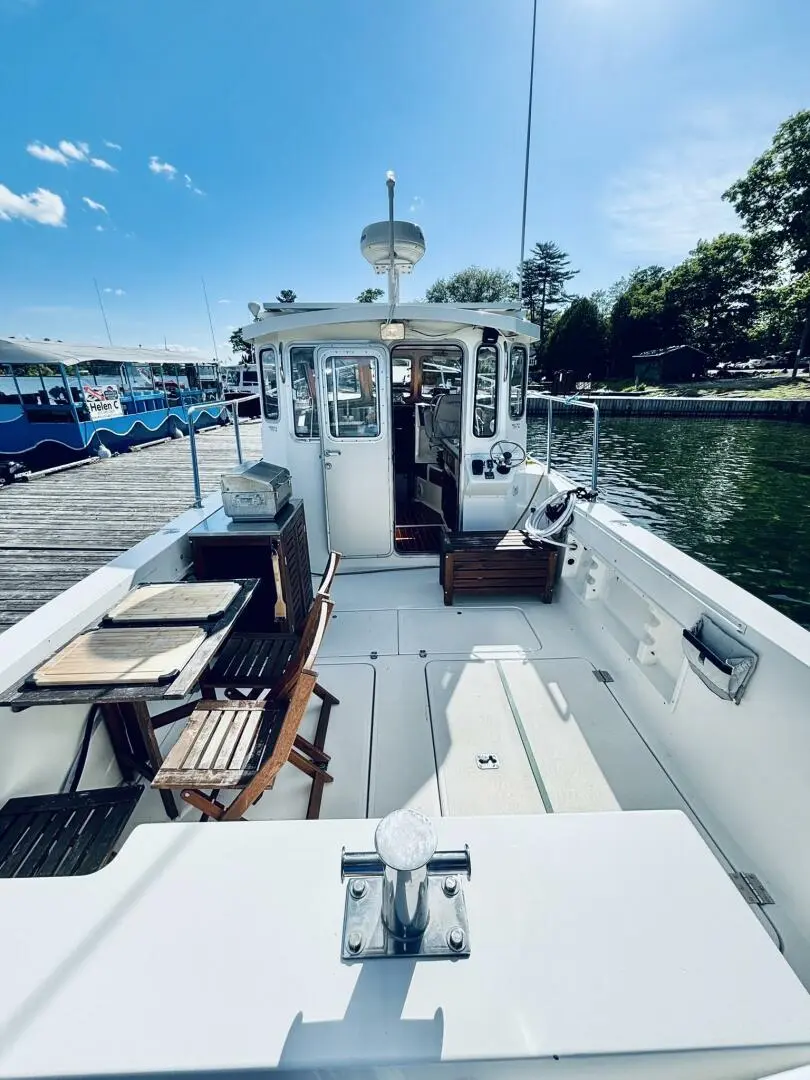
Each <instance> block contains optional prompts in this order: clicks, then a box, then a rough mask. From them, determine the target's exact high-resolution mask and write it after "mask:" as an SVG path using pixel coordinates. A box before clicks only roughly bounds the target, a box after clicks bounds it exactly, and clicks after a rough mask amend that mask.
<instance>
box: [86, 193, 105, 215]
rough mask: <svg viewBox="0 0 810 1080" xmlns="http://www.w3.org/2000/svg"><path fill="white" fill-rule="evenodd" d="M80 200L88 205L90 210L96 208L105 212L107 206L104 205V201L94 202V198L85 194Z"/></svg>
mask: <svg viewBox="0 0 810 1080" xmlns="http://www.w3.org/2000/svg"><path fill="white" fill-rule="evenodd" d="M82 202H83V203H84V204H85V205H86V206H89V208H90V209H91V210H98V211H99V212H100V213H102V214H106V213H107V207H106V206H105V205H104V203H100V202H96V200H95V199H91V198H89V197H88V196H87V195H82Z"/></svg>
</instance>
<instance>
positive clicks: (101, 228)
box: [96, 225, 104, 232]
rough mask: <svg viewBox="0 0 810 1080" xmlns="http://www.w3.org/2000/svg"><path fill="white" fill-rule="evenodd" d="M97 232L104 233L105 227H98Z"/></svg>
mask: <svg viewBox="0 0 810 1080" xmlns="http://www.w3.org/2000/svg"><path fill="white" fill-rule="evenodd" d="M96 232H104V226H103V225H96Z"/></svg>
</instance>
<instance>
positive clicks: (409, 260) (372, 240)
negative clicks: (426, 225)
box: [360, 221, 425, 274]
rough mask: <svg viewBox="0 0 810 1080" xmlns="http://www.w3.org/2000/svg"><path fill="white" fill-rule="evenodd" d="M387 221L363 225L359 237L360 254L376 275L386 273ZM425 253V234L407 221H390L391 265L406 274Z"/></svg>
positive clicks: (387, 254) (387, 253) (388, 232)
mask: <svg viewBox="0 0 810 1080" xmlns="http://www.w3.org/2000/svg"><path fill="white" fill-rule="evenodd" d="M390 228H391V225H390V222H388V221H375V222H374V223H373V225H366V227H365V229H363V232H362V235H361V236H360V251H361V252H362V254H363V258H364V259H366V260H367V261H368V262H370V263H371V265H372V266H373V267H374V269H375V270H376V271H377V273H378V274H384V273H386V272H387V270H388V261H389V243H390ZM424 254H425V234H424V233H423V232H422V230H421V229H420V228H419V226H418V225H414V224H413V222H411V221H395V222H394V266H395V267H396V269H397V270H398V271H399V272H400V273H401V274H409V273H410V272H411V270H413V268H414V266H415V265H416V263H418V262H419V260H420V259H421V258H422V256H423V255H424Z"/></svg>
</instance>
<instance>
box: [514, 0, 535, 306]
mask: <svg viewBox="0 0 810 1080" xmlns="http://www.w3.org/2000/svg"><path fill="white" fill-rule="evenodd" d="M536 36H537V0H534V8H533V10H532V59H531V64H530V67H529V115H528V117H527V119H526V164H525V167H524V169H523V220H522V222H521V226H520V263H519V270H518V303H519V304H521V306H522V304H523V260H524V257H525V254H526V203H527V201H528V198H529V151H530V150H531V145H532V97H533V95H534V43H535V38H536Z"/></svg>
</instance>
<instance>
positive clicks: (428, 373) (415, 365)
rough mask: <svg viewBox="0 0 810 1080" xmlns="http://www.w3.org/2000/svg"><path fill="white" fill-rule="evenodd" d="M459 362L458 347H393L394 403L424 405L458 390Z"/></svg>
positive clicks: (461, 359)
mask: <svg viewBox="0 0 810 1080" xmlns="http://www.w3.org/2000/svg"><path fill="white" fill-rule="evenodd" d="M462 363H463V353H462V351H461V347H460V346H459V345H436V346H434V345H395V346H394V348H393V349H392V350H391V379H392V384H393V385H392V396H393V399H394V404H395V405H396V404H399V403H400V402H401V403H403V404H408V405H411V404H415V403H417V402H422V403H426V402H430V401H434V400H435V399H436V398H438V397H439V396H440V395H441V394H443V393H446V392H448V391H449V392H452V391H458V390H460V389H461V369H462Z"/></svg>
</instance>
